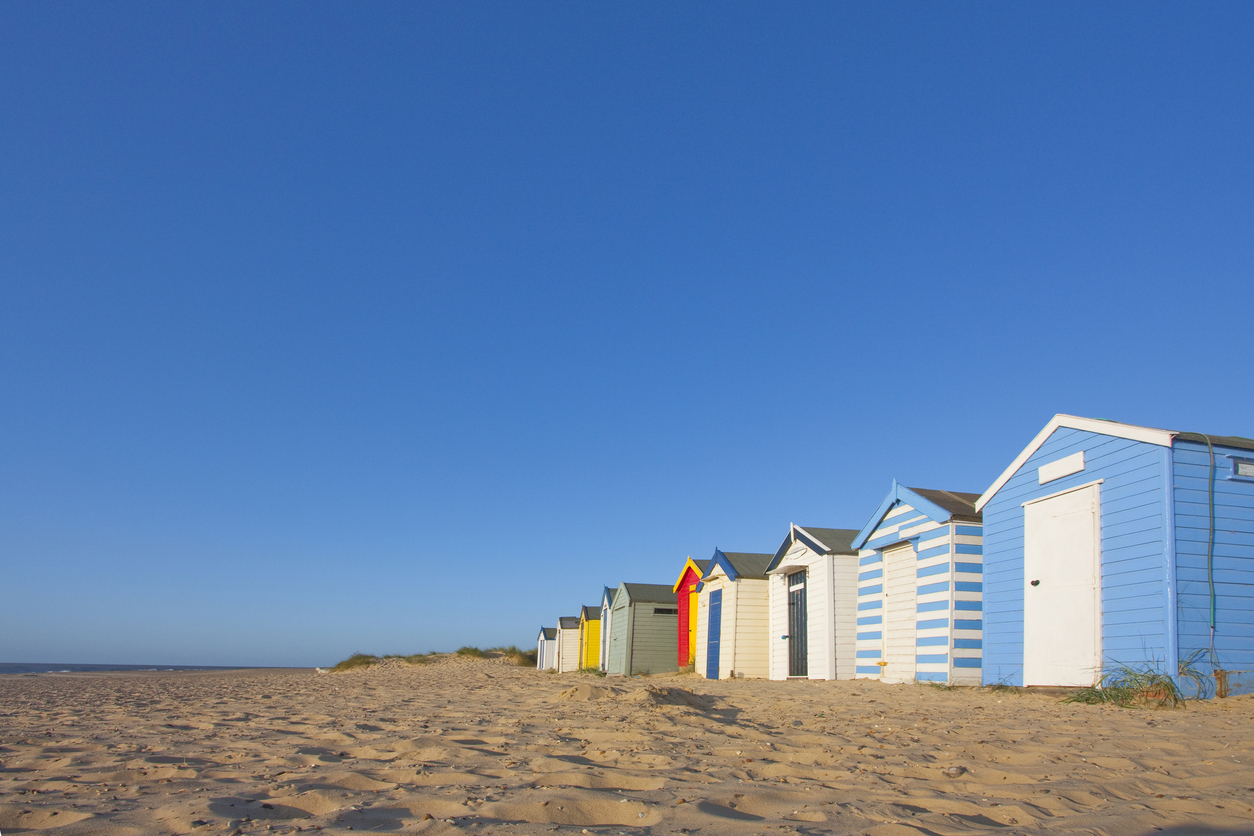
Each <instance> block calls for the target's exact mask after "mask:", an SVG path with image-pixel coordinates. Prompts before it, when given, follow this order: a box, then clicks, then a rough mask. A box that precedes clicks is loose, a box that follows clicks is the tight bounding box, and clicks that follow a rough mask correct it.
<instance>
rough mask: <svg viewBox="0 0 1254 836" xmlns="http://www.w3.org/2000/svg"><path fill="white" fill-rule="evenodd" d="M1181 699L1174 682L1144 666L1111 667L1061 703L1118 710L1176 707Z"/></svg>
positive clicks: (1181, 696)
mask: <svg viewBox="0 0 1254 836" xmlns="http://www.w3.org/2000/svg"><path fill="white" fill-rule="evenodd" d="M1184 700H1185V697H1184V694H1183V693H1181V691H1180V686H1179V685H1177V684H1176V681H1175V680H1174V679H1172V678H1171V677H1170V676H1168V675H1167V674H1165V673H1163V672H1162V671H1160V670H1158V669H1157V668H1155V667H1154V666H1153V665H1150V664H1146V665H1142V666H1141V667H1132V666H1130V665H1118V666H1116V667H1114V668H1111V669H1109V670H1108V671H1107V672H1105V673H1103V674H1102V678H1101V679H1100V680H1098V682H1097V684H1096V685H1091V686H1089V687H1087V688H1081V689H1079V690H1078V691H1076V692H1075V693H1073V694H1072V695H1071V696H1069V697H1067V698H1066V699H1064V700H1063V702H1065V703H1081V704H1083V705H1117V706H1119V707H1120V708H1180V707H1181V706H1183V705H1184Z"/></svg>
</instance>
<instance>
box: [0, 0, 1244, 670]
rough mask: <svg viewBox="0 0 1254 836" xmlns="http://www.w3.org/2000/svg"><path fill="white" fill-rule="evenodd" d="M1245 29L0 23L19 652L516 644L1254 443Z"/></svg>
mask: <svg viewBox="0 0 1254 836" xmlns="http://www.w3.org/2000/svg"><path fill="white" fill-rule="evenodd" d="M1252 24H1254V8H1252V7H1251V6H1249V5H1248V4H1224V3H1212V4H1206V5H1203V6H1198V5H1196V4H1142V3H1127V4H1119V3H1110V4H1100V5H1098V6H1097V7H1093V6H1092V5H1091V4H1082V3H1073V4H1052V3H1051V4H1044V3H1042V4H1029V3H1015V4H997V3H969V4H960V5H956V6H954V5H938V4H933V3H919V4H915V3H897V4H864V5H854V4H831V3H824V4H804V3H798V4H787V5H784V6H779V5H778V4H717V5H716V4H706V5H698V4H689V3H681V4H582V3H530V4H498V3H457V4H452V3H429V4H415V3H374V4H366V5H362V4H328V3H312V4H297V3H288V4H246V3H218V4H162V3H153V4H140V3H130V4H125V5H122V6H117V5H113V4H76V5H72V6H70V5H64V4H47V3H8V4H5V5H4V6H3V7H0V79H3V80H2V81H0V113H2V114H3V117H0V566H2V567H3V574H4V589H5V594H4V599H5V605H4V607H3V611H2V612H0V661H29V662H35V661H47V662H102V663H103V662H117V663H136V664H144V663H169V664H178V663H181V664H251V665H263V664H277V665H314V664H326V663H329V662H334V661H336V660H338V659H340V658H343V657H344V656H346V655H348V654H349V653H351V652H354V651H358V650H361V651H366V652H379V653H382V652H414V651H425V650H428V649H441V650H448V649H453V648H455V647H457V646H459V645H461V644H478V645H487V644H498V643H506V644H508V643H515V642H516V643H519V644H522V643H527V642H530V641H532V640H533V637H534V636H535V633H536V632H537V629H538V628H539V626H540V625H541V624H542V623H543V624H552V623H554V622H555V621H556V619H557V617H558V616H560V615H566V614H574V613H576V612H577V608H578V606H579V605H580V604H584V603H595V602H596V601H597V600H598V598H599V595H600V591H601V588H602V586H604V585H615V584H617V583H618V582H620V581H634V582H664V583H670V582H672V581H673V580H674V578H675V576H676V575H677V574H678V571H679V568H680V567H681V565H682V562H683V560H684V558H685V556H687V555H692V556H693V557H697V558H704V557H708V556H709V555H710V554H711V553H712V552H713V550H714V548H715V547H716V546H718V547H721V548H723V549H727V550H736V551H773V550H774V549H775V547H776V546H777V545H778V544H779V542H780V541H781V540H782V539H783V537H784V535H785V534H786V532H787V527H788V524H789V523H790V522H794V521H795V522H798V523H801V524H810V525H820V526H830V527H850V528H857V527H860V526H861V525H862V524H863V523H864V522H865V521H866V519H867V517H868V516H869V515H870V514H871V512H872V511H874V509H875V507H876V506H877V505H878V503H879V502H880V500H881V499H882V498H883V496H884V495H885V494H886V492H887V491H888V489H889V487H890V485H891V481H892V480H893V479H894V478H896V479H899V480H900V481H902V482H904V483H906V484H909V485H914V486H921V487H939V488H947V489H950V490H963V491H976V492H979V491H982V490H984V489H985V488H986V487H988V485H989V484H990V483H991V482H992V481H993V479H994V478H996V476H997V475H998V474H999V473H1000V472H1001V470H1002V469H1003V468H1004V467H1005V466H1006V465H1007V464H1009V462H1010V460H1011V459H1012V458H1013V457H1014V456H1015V454H1016V453H1018V451H1019V450H1020V449H1022V447H1023V446H1025V445H1026V444H1027V443H1028V441H1029V440H1030V439H1031V438H1032V436H1033V435H1034V434H1035V433H1036V432H1037V431H1038V430H1039V429H1040V428H1041V427H1042V426H1044V424H1045V423H1046V422H1047V421H1048V420H1049V418H1050V417H1051V416H1052V415H1053V414H1055V413H1057V412H1068V413H1072V414H1078V415H1084V416H1089V417H1100V418H1111V419H1115V420H1121V421H1125V422H1129V423H1134V424H1145V425H1149V426H1158V427H1165V428H1168V429H1180V430H1193V431H1203V432H1212V433H1219V434H1236V435H1249V436H1254V389H1251V387H1250V386H1249V385H1248V384H1249V380H1248V373H1247V367H1248V364H1249V359H1250V356H1251V351H1252V350H1254V336H1252V335H1254V331H1252V330H1251V310H1252V308H1251V301H1254V298H1252V297H1254V284H1252V283H1251V269H1250V267H1251V264H1254V234H1252V233H1254V211H1252V201H1251V195H1254V154H1251V153H1250V149H1251V148H1252V147H1254V130H1252V129H1254V52H1252V51H1251V50H1250V49H1249V33H1250V31H1251V25H1252Z"/></svg>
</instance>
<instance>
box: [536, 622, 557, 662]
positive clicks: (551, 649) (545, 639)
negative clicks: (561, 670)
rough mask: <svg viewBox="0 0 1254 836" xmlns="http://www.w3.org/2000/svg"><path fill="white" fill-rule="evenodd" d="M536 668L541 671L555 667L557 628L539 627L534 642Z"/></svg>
mask: <svg viewBox="0 0 1254 836" xmlns="http://www.w3.org/2000/svg"><path fill="white" fill-rule="evenodd" d="M536 668H537V669H538V670H542V671H548V670H554V669H556V668H557V628H556V627H541V628H540V638H539V640H538V642H537V644H536Z"/></svg>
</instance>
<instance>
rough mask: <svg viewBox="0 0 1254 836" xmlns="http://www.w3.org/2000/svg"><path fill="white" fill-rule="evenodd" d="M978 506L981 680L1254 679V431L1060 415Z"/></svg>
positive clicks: (1219, 682) (1240, 685) (1236, 686)
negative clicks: (1140, 674)
mask: <svg viewBox="0 0 1254 836" xmlns="http://www.w3.org/2000/svg"><path fill="white" fill-rule="evenodd" d="M976 506H977V507H978V508H980V509H981V510H982V511H983V514H984V531H985V546H984V637H985V641H984V676H983V679H984V682H985V683H989V684H996V683H1006V684H1009V685H1092V684H1095V683H1096V682H1097V681H1098V679H1099V678H1100V676H1101V674H1102V672H1103V670H1108V669H1111V668H1114V667H1117V666H1128V667H1134V668H1150V669H1155V670H1158V671H1160V672H1163V673H1167V674H1170V675H1176V674H1177V673H1179V672H1180V669H1181V665H1184V666H1185V667H1186V670H1187V669H1189V668H1192V669H1194V670H1196V671H1197V672H1198V673H1201V674H1203V675H1204V676H1205V677H1206V679H1204V680H1203V681H1202V684H1203V685H1204V686H1205V687H1204V689H1203V690H1204V693H1207V694H1210V693H1219V694H1220V695H1223V694H1237V693H1249V692H1251V691H1254V440H1251V439H1248V438H1239V437H1224V436H1214V435H1205V434H1202V433H1193V432H1178V431H1174V430H1161V429H1154V428H1151V427H1141V426H1134V425H1131V424H1121V423H1116V422H1114V421H1100V420H1094V419H1091V418H1078V417H1076V416H1073V415H1056V416H1054V418H1053V419H1052V420H1050V422H1049V423H1048V424H1046V425H1045V428H1044V429H1042V430H1041V431H1040V432H1039V433H1038V434H1037V435H1036V437H1035V438H1033V439H1032V441H1031V443H1030V444H1028V446H1027V447H1025V448H1024V449H1023V451H1022V452H1020V453H1019V455H1018V456H1016V457H1015V459H1014V461H1012V462H1011V463H1010V466H1009V467H1007V468H1006V470H1005V471H1004V472H1003V473H1002V474H1001V475H1000V476H998V477H997V480H996V481H994V482H993V484H992V485H991V486H990V487H989V489H988V490H987V491H985V492H984V494H983V495H982V496H980V498H979V500H978V502H977V503H976ZM1212 677H1213V679H1212ZM1180 684H1181V686H1182V687H1184V688H1186V689H1189V690H1195V689H1196V683H1192V682H1190V681H1189V680H1188V678H1187V677H1184V678H1181V679H1180Z"/></svg>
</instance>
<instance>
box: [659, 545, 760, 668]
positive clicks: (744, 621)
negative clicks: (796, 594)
mask: <svg viewBox="0 0 1254 836" xmlns="http://www.w3.org/2000/svg"><path fill="white" fill-rule="evenodd" d="M772 558H773V555H769V554H756V553H752V552H724V551H722V550H721V549H715V550H714V557H712V558H711V559H710V560H709V561H708V562H706V564H707V565H706V567H705V571H704V573H703V574H702V576H701V588H700V591H699V592H698V593H697V608H696V609H697V613H696V615H697V618H696V621H697V641H696V672H697V673H699V674H701V675H702V676H704V677H705V678H706V679H730V678H733V677H735V678H740V677H745V678H748V679H766V678H767V675H768V673H769V667H770V665H769V662H770V660H769V658H768V656H769V651H768V644H769V641H768V636H769V633H768V629H767V628H768V618H767V614H768V610H769V596H768V591H767V579H766V569H767V567H768V566H769V565H770V563H771V559H772ZM681 603H682V599H681ZM681 612H682V609H681Z"/></svg>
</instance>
